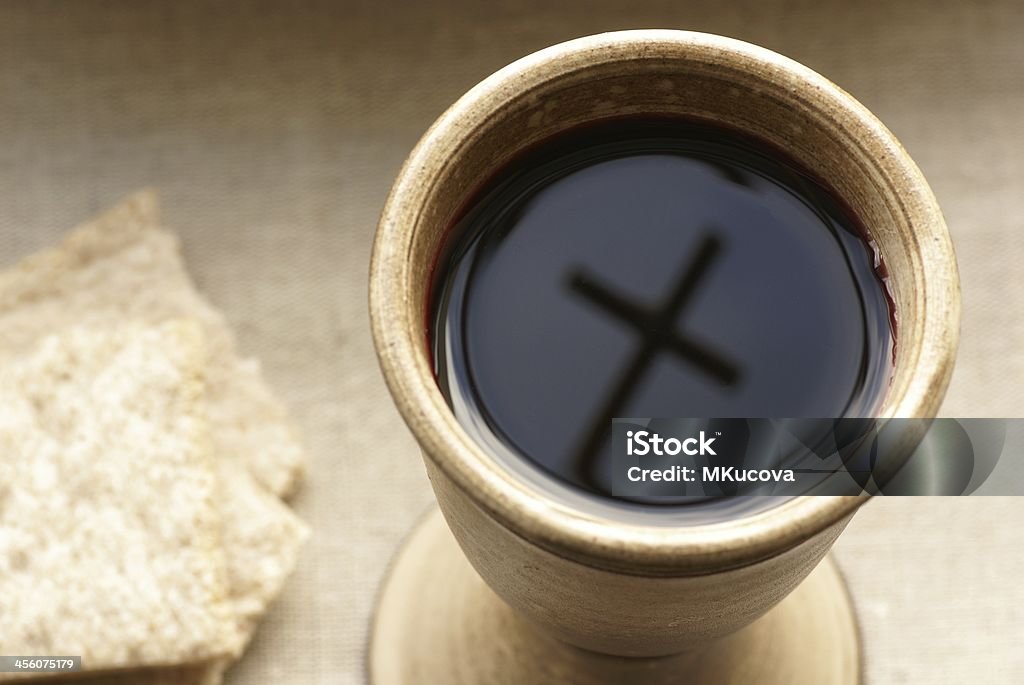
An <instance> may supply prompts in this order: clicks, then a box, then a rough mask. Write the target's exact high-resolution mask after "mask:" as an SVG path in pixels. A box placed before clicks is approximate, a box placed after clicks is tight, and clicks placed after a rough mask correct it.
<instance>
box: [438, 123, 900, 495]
mask: <svg viewBox="0 0 1024 685" xmlns="http://www.w3.org/2000/svg"><path fill="white" fill-rule="evenodd" d="M866 236H867V233H866V232H865V230H864V227H863V226H862V225H861V224H860V222H859V221H858V219H857V218H856V216H854V214H853V213H852V212H851V211H850V210H849V209H848V208H847V207H846V206H845V205H844V203H843V202H841V201H840V200H839V199H837V198H836V196H835V195H834V194H833V193H832V192H831V191H830V190H829V189H828V188H826V187H825V186H824V185H823V184H822V183H820V182H818V181H816V180H815V179H814V177H813V176H811V175H810V174H809V173H807V172H805V171H804V170H802V169H801V167H800V166H799V165H798V164H796V163H795V162H794V161H793V160H792V159H790V158H789V157H788V156H787V155H785V154H784V153H783V152H781V151H780V150H777V149H776V148H774V147H772V146H770V145H768V144H766V143H763V142H761V141H759V140H757V139H753V138H751V137H749V136H747V135H745V134H741V133H739V132H735V131H732V130H730V129H725V128H720V127H717V126H709V125H706V124H700V123H696V122H692V121H687V120H677V119H624V120H615V121H611V122H606V123H604V124H600V125H592V126H587V127H584V128H581V129H578V130H576V131H572V132H569V133H566V134H562V135H559V136H556V137H554V138H553V139H551V140H549V141H547V142H544V143H542V144H540V145H537V146H535V147H534V148H532V149H531V150H529V151H528V152H527V153H525V154H523V155H521V156H520V157H519V158H518V159H517V160H515V161H514V162H513V163H512V164H510V165H509V166H508V167H507V168H505V169H503V170H502V171H501V172H500V173H498V174H497V175H496V176H495V177H494V178H492V179H491V180H489V181H487V182H486V183H484V184H483V188H482V190H480V191H479V192H478V193H476V194H475V195H474V196H473V199H472V200H471V201H470V202H469V203H468V204H467V206H466V207H465V210H464V211H463V213H462V214H461V216H460V218H459V219H458V220H457V221H456V222H455V224H454V225H453V226H452V229H451V234H450V238H449V240H448V244H447V247H446V249H445V251H444V252H443V253H442V256H441V259H440V260H439V262H438V266H437V270H436V274H435V284H434V288H433V293H432V296H431V297H432V312H433V319H432V322H431V324H432V326H431V341H432V346H433V352H434V362H435V368H436V373H437V379H438V383H439V385H440V387H441V390H442V392H443V393H444V395H445V397H446V398H447V400H448V401H449V403H450V404H451V406H452V408H453V410H454V412H455V414H456V416H457V417H458V420H459V421H460V423H462V424H463V425H464V426H465V427H466V428H467V430H469V431H470V432H471V433H472V434H473V435H474V436H475V437H476V438H477V439H478V440H480V441H481V442H482V443H483V444H484V445H485V446H488V447H490V448H492V451H493V452H494V453H495V455H496V457H497V458H500V459H506V460H508V459H511V460H521V461H525V462H527V463H529V464H532V465H533V466H535V467H537V468H539V469H540V471H541V473H545V474H547V475H549V476H553V477H554V478H556V479H558V480H559V481H561V482H563V483H568V484H570V485H572V486H573V487H575V488H578V489H582V490H585V491H589V492H592V493H595V494H598V495H606V496H610V494H611V493H610V490H609V488H608V485H607V484H608V482H609V479H608V474H607V471H608V469H609V468H610V441H611V421H612V419H613V418H615V417H853V416H870V415H871V414H872V413H873V412H874V411H876V410H877V409H878V407H879V405H880V402H881V399H882V397H883V395H884V392H885V389H886V387H887V384H888V381H889V377H890V372H891V363H892V350H893V345H894V334H895V331H894V325H893V323H892V322H893V321H894V318H893V312H892V304H891V301H890V299H889V297H888V293H887V290H886V286H885V283H884V271H883V270H882V266H881V263H880V260H879V257H878V255H877V252H876V251H875V250H874V249H873V246H872V245H871V243H870V242H868V240H867V239H866Z"/></svg>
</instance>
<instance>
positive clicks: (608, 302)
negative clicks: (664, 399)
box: [569, 233, 740, 490]
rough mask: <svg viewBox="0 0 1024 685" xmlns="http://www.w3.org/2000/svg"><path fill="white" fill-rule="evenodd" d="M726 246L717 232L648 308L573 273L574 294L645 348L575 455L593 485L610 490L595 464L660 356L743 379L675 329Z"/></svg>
mask: <svg viewBox="0 0 1024 685" xmlns="http://www.w3.org/2000/svg"><path fill="white" fill-rule="evenodd" d="M721 249H722V241H721V240H720V239H719V238H718V237H717V236H715V235H714V234H713V233H708V234H706V235H705V236H704V239H703V240H702V242H701V244H700V247H699V248H698V249H697V253H696V255H694V258H693V260H692V262H691V263H690V265H689V267H688V268H687V269H686V270H685V271H684V272H683V275H682V277H681V278H680V280H679V282H678V283H677V284H676V286H675V288H674V289H673V290H672V292H671V293H669V295H668V297H667V298H665V300H664V301H663V302H661V303H660V304H659V305H658V306H657V307H647V306H644V305H643V304H640V303H637V302H633V301H630V300H628V299H626V298H625V297H623V296H621V295H619V294H617V293H615V292H613V291H612V290H610V289H608V288H607V287H605V286H603V285H601V284H600V283H598V282H596V281H595V280H594V279H593V278H592V277H590V276H589V275H587V274H586V273H584V272H582V271H575V272H573V273H571V274H570V275H569V287H570V288H571V289H572V290H573V291H574V292H576V293H577V294H579V295H580V296H582V297H583V298H584V299H586V300H587V301H589V302H590V303H591V304H593V305H594V306H595V307H597V308H599V309H600V310H601V311H603V312H605V313H607V314H610V315H611V316H613V317H614V318H615V319H617V320H618V321H620V322H622V323H623V324H625V325H628V326H629V327H630V328H631V329H633V330H634V331H636V332H637V333H638V334H639V335H640V338H641V344H640V347H639V348H637V350H636V352H635V353H634V355H633V358H632V360H631V361H630V363H629V364H628V365H626V366H625V367H624V368H623V369H622V371H621V372H620V373H619V375H618V378H617V379H616V381H615V383H614V384H613V385H612V387H611V390H610V391H609V392H608V395H607V396H606V397H605V400H604V403H603V404H602V405H601V409H600V410H599V411H598V412H597V413H596V414H595V415H594V418H593V420H592V421H591V424H590V427H589V429H588V430H587V432H586V433H585V434H584V438H583V440H582V442H581V444H580V447H579V449H577V451H576V455H575V457H574V467H575V468H574V471H575V472H576V473H578V474H581V475H584V476H585V477H586V479H587V485H589V487H591V488H592V489H594V490H603V489H605V488H601V487H600V486H599V483H598V478H597V474H596V473H595V466H596V462H597V459H596V457H597V455H598V454H599V452H600V449H601V446H602V443H604V442H605V441H606V440H607V439H608V436H609V435H610V433H611V422H612V419H614V418H615V417H616V416H619V414H620V412H622V411H623V410H624V409H625V407H626V405H627V403H628V402H629V400H630V398H631V397H632V395H633V392H634V391H635V390H636V388H637V387H638V386H639V385H640V382H641V380H642V379H643V376H644V374H645V373H646V372H647V370H648V368H649V367H650V366H651V364H652V363H653V362H654V360H655V358H656V357H657V356H658V355H659V354H662V353H664V352H669V353H671V354H674V355H675V356H676V357H677V358H679V359H680V360H682V361H684V362H686V363H687V364H689V365H691V366H694V367H696V368H697V369H699V370H700V371H702V372H704V373H705V374H706V375H707V376H709V377H710V378H712V379H713V380H715V381H717V382H718V383H719V384H721V385H722V386H723V387H732V386H735V385H736V384H737V383H738V382H739V379H740V370H739V368H738V367H737V365H736V364H734V363H733V362H731V361H730V360H728V359H726V358H725V357H723V356H722V355H720V354H719V353H718V352H717V351H715V350H714V349H713V348H711V347H708V346H707V345H705V344H703V343H701V342H699V341H696V340H693V339H691V338H688V337H683V336H680V335H679V334H677V333H676V331H675V325H676V321H677V320H678V319H679V316H680V314H681V313H682V312H683V310H684V309H685V308H686V305H687V304H688V303H689V302H690V301H691V300H692V298H693V295H694V293H695V292H696V290H697V286H698V285H699V283H700V281H701V279H702V278H703V276H704V275H705V273H707V271H708V269H709V268H710V266H711V264H712V262H713V261H714V260H715V258H716V256H717V255H718V253H719V252H720V250H721Z"/></svg>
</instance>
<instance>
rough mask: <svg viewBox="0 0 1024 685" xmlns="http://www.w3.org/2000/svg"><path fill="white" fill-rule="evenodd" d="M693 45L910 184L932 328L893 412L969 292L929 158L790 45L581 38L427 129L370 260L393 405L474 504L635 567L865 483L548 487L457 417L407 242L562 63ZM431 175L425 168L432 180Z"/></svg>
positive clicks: (936, 397)
mask: <svg viewBox="0 0 1024 685" xmlns="http://www.w3.org/2000/svg"><path fill="white" fill-rule="evenodd" d="M666 52H668V53H671V54H675V55H683V54H686V55H688V56H689V55H691V54H692V55H693V56H694V58H695V59H701V60H704V61H708V60H711V61H713V62H715V63H720V64H726V65H728V66H731V67H733V68H739V69H744V70H757V71H760V72H762V73H765V74H769V75H770V78H771V79H772V81H773V82H774V83H776V84H778V85H779V87H789V88H800V89H801V91H802V94H803V97H805V98H811V99H813V100H814V101H816V102H817V103H819V104H820V105H821V106H822V108H827V110H828V111H829V112H830V113H832V115H833V116H837V117H841V118H842V120H843V123H844V126H845V127H846V128H848V129H849V130H850V131H851V133H852V134H853V135H856V136H858V137H859V140H861V142H862V144H863V145H865V146H867V148H868V149H869V150H870V151H871V152H872V159H874V160H875V161H876V162H877V164H879V165H881V166H883V167H884V168H885V170H886V171H887V175H888V176H889V178H891V179H894V182H895V183H897V184H898V185H897V186H896V187H897V189H898V190H899V191H900V196H901V197H905V198H906V201H905V202H903V203H902V204H903V207H902V209H903V211H904V212H906V215H907V217H908V219H909V221H910V223H911V224H912V225H913V226H915V227H916V230H915V231H914V233H913V236H912V237H913V238H914V243H915V245H914V247H915V249H916V250H917V251H919V253H920V256H921V259H922V263H923V264H924V265H925V269H926V271H927V270H929V269H930V270H931V272H932V273H931V274H927V273H926V274H925V277H924V278H923V279H922V280H921V282H920V286H921V287H922V288H923V293H922V298H921V299H922V301H923V303H924V304H923V307H924V309H923V314H922V316H921V317H920V318H921V319H923V326H924V330H923V331H922V333H921V336H922V337H921V341H922V342H921V345H920V347H919V349H918V350H917V354H916V355H915V363H914V364H913V366H912V368H913V374H912V377H911V380H910V382H909V383H907V384H906V385H905V386H904V387H905V389H904V392H903V395H902V397H898V398H896V401H895V402H892V403H889V402H888V401H887V407H888V408H887V410H886V411H885V413H884V416H885V417H890V416H892V417H897V416H898V417H932V416H935V414H937V412H938V408H939V405H940V404H941V401H942V398H943V395H944V393H945V389H946V386H947V385H948V382H949V378H950V375H951V373H952V367H953V361H954V359H955V356H956V349H957V346H958V341H959V322H960V291H959V276H958V272H957V267H956V259H955V256H954V252H953V247H952V243H951V241H950V239H949V234H948V230H947V228H946V225H945V222H944V220H943V217H942V213H941V211H940V209H939V207H938V204H937V202H936V200H935V197H934V195H933V194H932V192H931V189H930V188H929V186H928V184H927V182H926V181H925V179H924V177H923V175H922V174H921V172H920V170H919V169H918V167H917V166H916V164H915V163H914V162H913V160H911V159H910V157H909V156H908V155H907V153H906V151H905V150H904V149H903V147H902V146H901V145H900V143H899V142H898V141H897V140H896V138H895V137H894V136H893V134H892V133H891V132H889V130H888V129H887V128H886V127H885V126H884V125H883V124H882V123H881V122H880V121H879V120H878V119H877V118H876V117H875V116H874V115H873V114H871V113H870V112H869V111H868V110H867V109H866V108H865V107H864V106H863V105H861V104H860V103H859V102H857V101H856V100H855V99H854V98H853V97H852V96H850V95H849V94H847V93H846V92H844V91H843V90H841V89H840V88H839V87H838V86H836V85H835V84H833V83H832V82H830V81H829V80H828V79H826V78H825V77H823V76H821V75H819V74H817V73H816V72H814V71H812V70H811V69H809V68H807V67H805V66H803V65H801V64H799V63H798V62H795V61H793V60H791V59H789V58H787V57H784V56H782V55H779V54H777V53H775V52H772V51H770V50H767V49H765V48H761V47H758V46H756V45H752V44H750V43H746V42H743V41H739V40H735V39H732V38H726V37H723V36H718V35H714V34H707V33H697V32H691V31H677V30H666V29H641V30H630V31H617V32H611V33H603V34H597V35H592V36H586V37H583V38H577V39H575V40H571V41H568V42H564V43H560V44H557V45H554V46H552V47H549V48H546V49H543V50H540V51H538V52H535V53H533V54H531V55H528V56H526V57H523V58H521V59H519V60H517V61H515V62H513V63H512V64H510V65H508V66H506V67H505V68H503V69H501V70H499V71H497V72H495V73H494V74H492V75H491V76H489V77H487V78H486V79H484V80H483V81H481V82H480V83H479V84H477V85H476V86H475V87H473V88H472V89H471V90H470V91H468V92H467V93H466V94H465V95H463V96H462V97H461V98H460V99H459V100H458V101H457V102H456V103H455V104H453V105H452V106H451V107H450V108H449V109H448V110H447V111H446V112H445V113H443V114H442V115H441V116H440V117H439V118H438V119H437V121H435V122H434V124H433V125H432V126H431V127H430V129H429V130H428V131H427V132H426V133H425V134H424V136H423V138H422V139H421V140H420V142H419V143H418V144H417V145H416V147H415V148H414V149H413V151H412V152H411V153H410V155H409V157H408V159H407V160H406V162H405V164H404V166H403V167H402V170H401V171H400V173H399V175H398V178H397V180H396V181H395V184H394V186H393V188H392V190H391V193H390V195H389V196H388V199H387V201H386V204H385V206H384V209H383V212H382V215H381V219H380V223H379V225H378V229H377V234H376V238H375V241H374V247H373V255H372V257H371V267H370V291H369V295H370V318H371V327H372V332H373V338H374V346H375V349H376V351H377V355H378V359H379V362H380V366H381V369H382V371H383V375H384V378H385V381H386V383H387V385H388V387H389V389H390V391H391V394H392V396H393V399H394V401H395V404H396V405H397V407H398V409H399V411H400V413H401V414H402V416H403V418H404V420H405V422H406V423H407V425H408V426H409V428H410V429H411V430H412V432H413V434H414V436H415V438H416V439H417V441H418V443H419V444H420V446H421V448H422V450H423V451H424V453H425V455H426V456H427V458H429V459H431V460H432V461H433V463H434V464H436V466H437V467H438V468H439V469H440V470H441V472H442V473H443V474H444V475H445V476H447V477H448V478H450V479H451V480H452V481H454V482H455V483H456V484H457V485H458V486H459V487H460V489H461V490H462V491H463V492H464V493H465V494H466V495H467V496H468V497H469V498H470V499H471V500H472V501H473V502H475V503H476V505H477V506H479V507H480V508H482V509H483V510H484V511H485V512H486V513H487V514H489V515H490V516H491V517H492V518H495V519H496V520H497V521H498V522H500V523H501V524H502V525H503V526H505V527H506V528H509V529H510V530H512V531H513V532H515V533H516V534H517V535H519V536H520V537H521V538H524V539H526V540H527V541H529V542H532V543H534V544H537V545H540V546H541V547H543V548H545V549H547V550H549V551H551V552H554V553H556V554H559V555H560V556H563V557H567V558H571V559H575V560H577V561H580V562H582V563H586V564H588V565H591V566H597V567H602V568H607V569H614V570H618V571H621V572H626V573H631V574H637V575H663V574H672V575H677V574H678V575H686V574H702V573H710V572H716V571H720V570H724V569H727V568H735V567H739V566H745V565H749V564H752V563H756V562H758V561H760V560H763V559H765V558H768V557H771V556H775V555H777V554H780V553H782V552H783V551H786V550H788V549H791V548H793V547H795V546H797V545H799V544H801V543H802V542H804V541H806V540H808V539H810V538H812V537H814V536H815V535H817V534H818V533H820V532H821V531H823V530H824V529H826V528H828V527H830V526H832V525H834V524H836V523H838V522H840V521H842V520H843V519H845V518H846V517H848V516H850V515H852V514H853V512H854V511H855V510H856V509H857V508H858V507H859V506H860V505H861V504H863V503H864V502H865V501H866V499H867V498H866V497H863V496H846V497H841V496H804V497H796V498H794V499H792V500H789V501H787V502H785V503H782V504H780V505H778V506H775V507H771V508H768V509H767V510H764V511H762V512H758V513H754V514H751V515H749V516H744V517H740V518H736V519H730V520H725V521H716V522H711V523H707V524H696V525H686V526H680V527H665V526H653V525H644V524H639V523H630V522H623V521H617V520H612V519H606V518H603V517H598V516H596V515H594V514H592V513H590V512H585V511H580V510H576V509H572V508H570V507H567V506H565V505H563V504H560V503H558V502H555V501H552V500H550V499H547V498H545V497H544V496H543V495H542V494H541V493H540V492H539V491H536V490H534V489H533V488H531V487H530V486H529V484H528V483H526V482H523V481H522V480H520V479H518V478H516V477H515V476H514V475H513V474H511V473H510V472H508V471H507V469H505V468H503V467H502V466H501V465H500V464H498V463H497V462H496V461H495V460H494V459H492V458H489V457H488V456H487V455H486V453H485V452H484V451H483V449H482V448H480V447H479V446H478V445H477V444H476V442H475V441H474V440H473V439H472V438H471V437H470V436H469V435H468V433H467V432H466V431H464V430H463V429H462V427H461V426H460V425H459V424H458V423H457V421H456V420H455V417H454V415H453V414H452V412H451V411H450V409H449V408H448V405H447V404H446V403H445V401H444V398H443V396H442V395H441V392H440V390H439V389H438V386H437V384H436V380H435V378H434V375H433V372H432V369H431V368H430V365H429V363H428V362H427V358H426V355H425V354H424V352H425V345H426V341H425V336H424V335H423V322H422V321H421V320H415V319H414V318H412V317H411V316H410V311H411V310H412V309H413V307H411V306H410V303H409V301H408V298H409V296H408V293H409V292H410V285H411V284H412V282H413V281H412V279H413V278H415V277H416V275H415V274H414V273H413V270H412V269H411V267H410V260H409V258H408V257H409V253H410V246H411V244H412V240H413V236H414V228H415V225H416V223H417V221H416V220H417V218H418V216H419V215H420V213H421V211H422V210H423V207H421V206H419V204H420V203H419V200H420V199H422V198H423V197H425V196H424V194H423V193H424V189H423V186H424V185H428V184H429V183H430V182H431V180H430V179H431V177H432V171H434V170H439V169H443V168H444V165H445V161H446V160H445V156H446V154H447V151H448V150H451V149H452V147H453V145H457V144H458V143H459V141H461V140H462V139H463V137H464V136H465V135H467V131H469V130H470V129H472V128H473V126H472V125H470V124H471V123H472V122H473V121H478V120H480V118H481V117H484V116H486V113H487V112H488V111H493V109H494V108H496V107H499V106H501V104H502V103H503V102H506V101H507V100H508V99H509V97H510V94H512V95H514V94H516V93H522V92H525V90H526V89H530V88H533V87H536V86H537V85H538V84H540V83H543V82H545V81H547V80H549V79H553V78H557V77H558V76H559V75H561V74H564V73H565V72H566V71H567V70H573V69H579V68H584V67H586V66H589V65H593V64H596V63H600V62H604V61H609V60H612V61H622V60H627V59H639V60H642V59H647V58H648V56H656V55H659V54H664V53H666ZM424 179H426V180H424Z"/></svg>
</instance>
